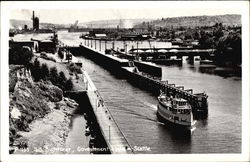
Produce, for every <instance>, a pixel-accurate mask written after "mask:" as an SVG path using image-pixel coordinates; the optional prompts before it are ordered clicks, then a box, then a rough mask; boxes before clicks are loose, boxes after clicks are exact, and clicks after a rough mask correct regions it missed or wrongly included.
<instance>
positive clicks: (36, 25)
mask: <svg viewBox="0 0 250 162" xmlns="http://www.w3.org/2000/svg"><path fill="white" fill-rule="evenodd" d="M32 21H33V30H35V31H38V30H39V18H38V17H35V11H33V16H32Z"/></svg>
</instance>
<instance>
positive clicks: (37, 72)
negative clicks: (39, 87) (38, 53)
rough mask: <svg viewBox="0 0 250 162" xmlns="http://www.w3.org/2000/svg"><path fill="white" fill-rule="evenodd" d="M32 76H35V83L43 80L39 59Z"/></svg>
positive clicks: (36, 61)
mask: <svg viewBox="0 0 250 162" xmlns="http://www.w3.org/2000/svg"><path fill="white" fill-rule="evenodd" d="M31 75H32V76H33V78H34V81H35V82H37V81H39V80H40V79H41V78H42V77H41V69H40V62H39V61H38V59H37V58H36V59H35V61H34V65H33V66H32V68H31Z"/></svg>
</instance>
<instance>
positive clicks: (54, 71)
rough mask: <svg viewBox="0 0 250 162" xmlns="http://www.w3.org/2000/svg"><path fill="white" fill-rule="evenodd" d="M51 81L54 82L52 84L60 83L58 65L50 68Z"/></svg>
mask: <svg viewBox="0 0 250 162" xmlns="http://www.w3.org/2000/svg"><path fill="white" fill-rule="evenodd" d="M49 74H50V81H51V82H52V84H54V85H57V84H58V78H59V76H58V73H57V68H56V67H52V68H50V73H49Z"/></svg>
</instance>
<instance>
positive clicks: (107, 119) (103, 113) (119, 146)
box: [84, 71, 134, 154]
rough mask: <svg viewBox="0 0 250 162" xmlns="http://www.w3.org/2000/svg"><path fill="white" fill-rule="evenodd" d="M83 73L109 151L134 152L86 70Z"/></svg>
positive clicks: (115, 152)
mask: <svg viewBox="0 0 250 162" xmlns="http://www.w3.org/2000/svg"><path fill="white" fill-rule="evenodd" d="M84 75H85V76H86V79H87V81H88V90H87V96H88V98H89V101H90V104H91V106H92V108H93V112H94V114H95V116H96V119H97V122H98V124H99V126H100V129H101V133H102V135H103V137H104V139H105V141H106V143H107V145H108V148H109V150H110V152H111V153H112V154H132V153H134V152H133V149H132V147H131V146H130V144H129V143H128V141H127V139H126V137H125V135H124V134H123V132H122V131H121V130H120V128H119V126H118V124H117V123H116V121H115V119H114V117H113V116H112V113H111V112H110V111H109V109H108V107H107V106H106V105H105V102H104V100H103V99H102V97H101V95H100V93H99V92H98V90H97V89H96V87H95V85H94V83H93V82H92V81H91V79H90V77H89V75H88V74H87V72H86V71H84Z"/></svg>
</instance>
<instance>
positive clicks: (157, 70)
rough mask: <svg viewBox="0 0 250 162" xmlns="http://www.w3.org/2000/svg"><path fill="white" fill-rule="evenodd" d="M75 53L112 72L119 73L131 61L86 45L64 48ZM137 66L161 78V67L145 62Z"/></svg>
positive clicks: (137, 63) (136, 62)
mask: <svg viewBox="0 0 250 162" xmlns="http://www.w3.org/2000/svg"><path fill="white" fill-rule="evenodd" d="M64 48H66V49H67V50H69V51H70V52H71V53H73V54H74V55H75V56H85V57H88V58H90V59H92V60H94V61H95V62H97V63H99V64H100V65H102V66H105V67H106V68H109V69H112V72H117V73H119V71H116V70H118V69H120V68H121V67H124V66H127V65H128V62H129V60H128V59H124V58H119V57H116V56H115V55H112V54H105V53H104V52H100V51H98V50H96V49H93V48H90V47H88V46H85V45H80V46H79V47H64ZM134 63H135V65H136V66H137V67H138V69H139V70H140V71H142V72H145V73H149V74H151V75H153V76H157V77H161V76H162V69H161V67H160V66H157V65H155V64H153V63H149V62H144V61H135V62H134Z"/></svg>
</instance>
